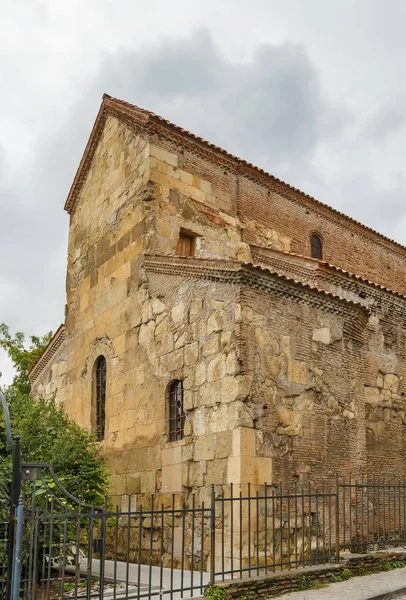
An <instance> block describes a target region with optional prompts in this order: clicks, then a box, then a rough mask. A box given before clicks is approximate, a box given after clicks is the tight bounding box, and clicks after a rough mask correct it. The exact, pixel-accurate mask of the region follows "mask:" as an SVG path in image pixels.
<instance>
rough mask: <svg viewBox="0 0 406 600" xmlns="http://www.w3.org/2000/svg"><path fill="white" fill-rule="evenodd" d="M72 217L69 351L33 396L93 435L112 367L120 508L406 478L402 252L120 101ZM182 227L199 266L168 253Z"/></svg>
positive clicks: (112, 435) (81, 182) (110, 414)
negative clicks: (334, 479) (238, 490)
mask: <svg viewBox="0 0 406 600" xmlns="http://www.w3.org/2000/svg"><path fill="white" fill-rule="evenodd" d="M66 209H67V211H68V212H69V214H70V229H69V249H68V272H67V306H66V321H65V326H64V329H63V332H64V333H63V335H64V339H63V340H60V345H59V347H58V353H54V352H53V344H55V342H54V341H53V342H51V344H50V347H49V349H48V351H47V352H48V357H49V360H48V359H47V358H46V357H47V355H44V360H42V363H39V364H38V365H37V366H36V367H35V368H34V370H33V371H32V373H31V381H32V387H33V392H34V393H37V394H39V393H42V394H44V393H45V394H46V395H51V394H53V393H54V392H55V390H56V389H57V399H58V401H60V402H62V403H63V404H64V406H65V408H66V411H67V412H68V413H69V414H70V415H71V416H73V417H74V418H75V419H76V420H77V421H78V422H79V423H80V424H81V425H82V426H84V427H87V428H89V429H91V430H92V429H93V430H94V427H95V403H94V395H95V390H94V385H95V384H94V368H95V362H96V359H97V357H98V356H100V355H103V356H104V357H105V358H106V361H107V393H106V435H105V440H104V441H102V442H101V446H102V449H103V452H104V453H105V455H106V458H107V461H108V465H109V467H110V470H111V473H112V490H111V491H112V494H113V495H114V496H116V497H117V499H119V497H120V496H122V495H123V494H149V493H151V492H159V493H160V494H161V495H162V497H164V496H165V494H170V493H172V492H183V493H188V492H190V491H195V492H197V493H198V494H199V496H200V498H199V499H200V500H207V499H208V495H209V490H210V486H211V485H212V484H214V485H215V486H221V485H223V484H228V483H234V484H237V485H243V484H246V483H248V482H251V483H252V484H253V485H261V484H264V483H265V482H269V483H271V482H272V481H277V480H280V479H287V480H290V481H291V480H292V478H294V479H297V480H299V481H300V480H306V479H315V478H320V477H327V476H331V475H333V474H335V473H336V472H338V473H341V474H345V473H348V472H349V471H352V472H353V473H357V472H368V471H369V472H372V471H373V472H388V471H392V472H393V471H397V472H399V471H403V470H404V467H405V464H406V448H405V440H406V436H405V427H406V399H405V391H406V390H405V381H404V372H405V367H406V349H405V343H404V338H405V332H406V323H405V315H406V312H405V307H406V298H405V297H404V296H403V295H402V294H403V293H406V269H405V266H406V249H405V248H404V247H402V246H400V245H399V244H396V243H395V242H392V241H390V240H388V239H386V238H385V237H384V236H382V235H380V234H378V233H376V232H373V231H372V230H370V229H368V228H366V227H364V226H362V225H361V224H359V223H357V222H355V221H353V220H352V219H349V218H348V217H345V216H344V215H342V214H340V213H338V212H337V211H335V210H333V209H331V208H329V207H327V206H326V205H324V204H322V203H320V202H318V201H316V200H314V199H312V198H310V197H308V196H306V195H305V194H303V193H301V192H299V191H298V190H295V189H294V188H291V187H290V186H288V185H286V184H284V183H282V182H280V181H279V180H277V179H275V178H273V177H272V176H270V175H267V174H266V173H264V172H263V171H261V170H260V169H257V168H255V167H253V166H252V165H249V164H247V163H245V162H244V161H242V160H240V159H237V158H235V157H233V156H231V155H228V154H227V153H226V152H224V151H222V150H221V149H219V148H216V147H215V146H212V145H211V144H208V143H207V142H205V141H203V140H201V139H199V138H196V137H195V136H193V135H192V134H189V133H188V132H185V131H184V130H181V129H180V128H177V127H176V126H174V125H172V124H170V123H168V122H167V121H164V120H163V119H161V118H159V117H157V116H155V115H153V114H152V113H148V112H147V111H143V110H141V109H138V108H136V107H133V106H131V105H129V104H127V103H125V102H122V101H118V100H115V99H112V98H110V97H108V96H106V97H105V98H104V100H103V103H102V106H101V109H100V112H99V115H98V117H97V120H96V123H95V126H94V129H93V132H92V134H91V137H90V140H89V143H88V146H87V148H86V150H85V154H84V156H83V159H82V162H81V164H80V167H79V170H78V173H77V175H76V177H75V180H74V183H73V185H72V188H71V191H70V194H69V197H68V200H67V203H66ZM182 232H183V233H185V234H187V235H189V236H192V237H193V238H194V256H191V257H184V258H182V257H180V256H176V248H177V243H178V239H179V235H180V233H182ZM312 232H318V233H319V235H320V236H321V238H322V240H323V251H324V256H323V258H324V261H319V260H315V259H311V258H307V257H308V256H309V254H310V245H309V244H310V241H309V240H310V236H311V234H312ZM332 265H334V266H332ZM352 273H355V275H353V274H352ZM385 286H388V287H391V288H395V289H396V290H397V291H396V292H394V291H391V290H390V289H387V288H386V287H385ZM47 361H48V362H47ZM52 364H53V365H54V366H52ZM173 380H181V381H182V382H183V389H184V408H185V411H186V420H185V426H184V438H183V439H182V440H180V441H177V442H170V441H168V419H169V417H168V398H167V389H168V385H169V384H170V382H171V381H173ZM217 489H220V488H217Z"/></svg>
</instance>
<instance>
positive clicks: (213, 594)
mask: <svg viewBox="0 0 406 600" xmlns="http://www.w3.org/2000/svg"><path fill="white" fill-rule="evenodd" d="M204 595H205V597H206V598H209V600H227V598H228V596H227V592H226V590H225V589H224V588H222V587H219V586H218V585H211V586H210V587H208V588H207V589H206V591H205V593H204Z"/></svg>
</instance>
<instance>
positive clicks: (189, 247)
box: [176, 232, 196, 256]
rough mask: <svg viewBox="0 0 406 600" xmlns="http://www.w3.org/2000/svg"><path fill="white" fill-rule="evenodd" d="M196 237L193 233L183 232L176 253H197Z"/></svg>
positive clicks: (191, 254) (182, 254) (187, 254)
mask: <svg viewBox="0 0 406 600" xmlns="http://www.w3.org/2000/svg"><path fill="white" fill-rule="evenodd" d="M195 246H196V238H195V237H194V236H193V235H189V234H187V233H183V232H181V233H180V234H179V239H178V243H177V245H176V254H177V255H178V256H194V255H195Z"/></svg>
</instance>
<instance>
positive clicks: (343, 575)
mask: <svg viewBox="0 0 406 600" xmlns="http://www.w3.org/2000/svg"><path fill="white" fill-rule="evenodd" d="M350 577H351V571H350V570H349V569H344V571H343V572H342V573H341V579H342V581H347V579H349V578H350Z"/></svg>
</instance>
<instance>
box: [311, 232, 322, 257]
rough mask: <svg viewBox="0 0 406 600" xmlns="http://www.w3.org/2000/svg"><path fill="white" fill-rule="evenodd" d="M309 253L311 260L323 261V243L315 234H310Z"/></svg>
mask: <svg viewBox="0 0 406 600" xmlns="http://www.w3.org/2000/svg"><path fill="white" fill-rule="evenodd" d="M310 251H311V257H312V258H318V259H319V260H323V242H322V241H321V237H320V236H319V235H317V233H312V235H311V238H310Z"/></svg>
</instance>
